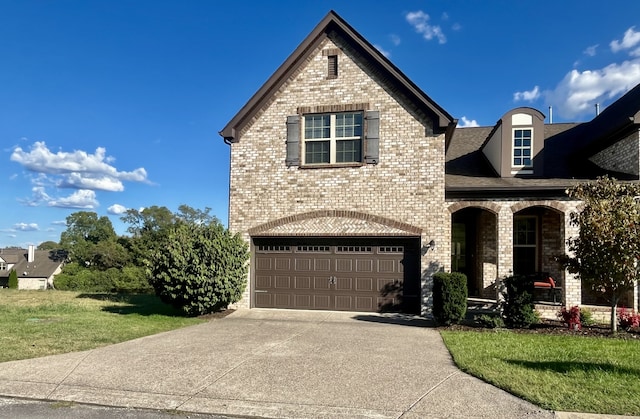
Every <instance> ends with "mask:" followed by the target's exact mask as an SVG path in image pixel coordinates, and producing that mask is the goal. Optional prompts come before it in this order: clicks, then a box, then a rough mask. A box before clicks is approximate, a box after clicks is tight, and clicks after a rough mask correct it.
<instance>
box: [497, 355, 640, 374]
mask: <svg viewBox="0 0 640 419" xmlns="http://www.w3.org/2000/svg"><path fill="white" fill-rule="evenodd" d="M505 362H508V363H509V364H513V365H518V366H521V367H525V368H529V369H532V370H539V371H551V372H557V373H559V374H569V373H572V372H576V371H580V372H586V373H595V372H605V373H613V374H625V375H630V376H635V377H636V378H640V370H638V369H635V368H626V367H620V366H616V365H612V364H608V363H599V362H570V361H567V362H562V361H543V362H535V361H522V360H519V359H505Z"/></svg>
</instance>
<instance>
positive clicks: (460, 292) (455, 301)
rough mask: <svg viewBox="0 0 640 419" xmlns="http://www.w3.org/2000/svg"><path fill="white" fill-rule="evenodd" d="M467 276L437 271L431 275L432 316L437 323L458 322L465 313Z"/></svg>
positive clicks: (448, 323)
mask: <svg viewBox="0 0 640 419" xmlns="http://www.w3.org/2000/svg"><path fill="white" fill-rule="evenodd" d="M467 296H468V292H467V276H466V275H465V274H462V273H459V272H452V273H447V272H438V273H436V274H435V275H434V276H433V317H434V318H435V320H436V321H437V322H438V323H439V324H443V325H450V324H456V323H460V321H461V320H462V319H464V316H465V315H466V314H467Z"/></svg>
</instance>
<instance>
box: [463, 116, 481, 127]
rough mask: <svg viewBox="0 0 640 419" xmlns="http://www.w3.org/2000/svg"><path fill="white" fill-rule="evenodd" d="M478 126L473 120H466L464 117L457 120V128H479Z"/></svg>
mask: <svg viewBox="0 0 640 419" xmlns="http://www.w3.org/2000/svg"><path fill="white" fill-rule="evenodd" d="M479 126H480V124H478V121H476V120H475V119H467V117H466V116H463V117H462V118H460V120H458V127H460V128H467V127H479Z"/></svg>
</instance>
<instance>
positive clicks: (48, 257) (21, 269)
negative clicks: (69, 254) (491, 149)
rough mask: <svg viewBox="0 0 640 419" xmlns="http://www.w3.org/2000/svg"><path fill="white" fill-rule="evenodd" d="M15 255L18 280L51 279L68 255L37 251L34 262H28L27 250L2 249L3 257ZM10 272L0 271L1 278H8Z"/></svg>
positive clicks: (57, 252)
mask: <svg viewBox="0 0 640 419" xmlns="http://www.w3.org/2000/svg"><path fill="white" fill-rule="evenodd" d="M9 255H15V256H16V257H17V260H16V261H15V266H14V267H13V270H15V271H16V273H17V274H18V278H49V277H50V276H51V275H53V273H54V272H55V271H56V270H57V269H58V267H59V266H60V265H61V264H62V263H64V260H65V258H66V253H64V252H61V251H56V250H35V251H34V260H33V262H29V261H28V250H26V249H2V256H9ZM9 273H10V271H8V270H5V271H0V277H8V276H9Z"/></svg>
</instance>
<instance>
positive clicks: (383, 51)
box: [373, 44, 391, 58]
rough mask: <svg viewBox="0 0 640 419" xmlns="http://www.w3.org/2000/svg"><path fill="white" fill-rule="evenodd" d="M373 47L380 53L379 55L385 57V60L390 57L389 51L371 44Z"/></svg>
mask: <svg viewBox="0 0 640 419" xmlns="http://www.w3.org/2000/svg"><path fill="white" fill-rule="evenodd" d="M373 46H374V47H375V48H376V49H377V50H378V51H380V53H381V54H382V55H384V56H385V57H387V58H389V57H391V53H390V52H389V51H387V50H385V49H383V48H382V47H381V46H380V45H378V44H373Z"/></svg>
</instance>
